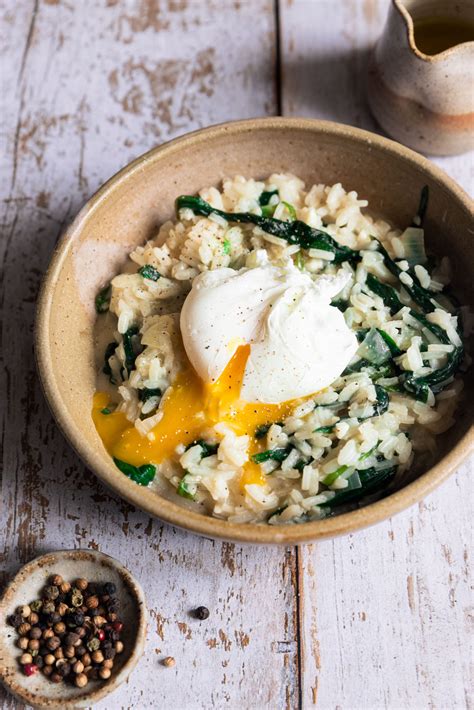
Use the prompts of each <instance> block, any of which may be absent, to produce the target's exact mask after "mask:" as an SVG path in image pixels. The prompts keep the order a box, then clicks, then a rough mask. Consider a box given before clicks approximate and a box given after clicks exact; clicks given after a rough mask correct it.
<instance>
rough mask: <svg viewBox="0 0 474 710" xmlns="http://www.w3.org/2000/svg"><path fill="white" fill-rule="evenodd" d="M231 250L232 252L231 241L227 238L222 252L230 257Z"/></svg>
mask: <svg viewBox="0 0 474 710" xmlns="http://www.w3.org/2000/svg"><path fill="white" fill-rule="evenodd" d="M230 250H231V243H230V239H227V237H226V238H225V239H224V243H223V245H222V251H223V252H224V254H227V255H229V254H230Z"/></svg>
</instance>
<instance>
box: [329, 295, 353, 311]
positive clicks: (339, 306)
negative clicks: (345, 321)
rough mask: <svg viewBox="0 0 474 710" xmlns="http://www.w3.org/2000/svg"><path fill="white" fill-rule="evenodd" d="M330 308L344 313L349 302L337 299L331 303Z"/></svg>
mask: <svg viewBox="0 0 474 710" xmlns="http://www.w3.org/2000/svg"><path fill="white" fill-rule="evenodd" d="M331 306H334V308H337V309H339V310H340V311H341V313H344V311H345V310H346V308H348V306H349V301H345V300H344V299H343V298H338V299H336V300H335V301H331Z"/></svg>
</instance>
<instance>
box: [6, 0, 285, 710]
mask: <svg viewBox="0 0 474 710" xmlns="http://www.w3.org/2000/svg"><path fill="white" fill-rule="evenodd" d="M1 24H2V34H3V37H2V39H3V40H4V42H3V43H2V48H3V57H2V62H3V64H2V66H3V68H4V71H3V76H2V78H3V82H4V84H5V86H4V91H3V92H2V96H3V97H4V102H5V103H4V106H3V111H2V117H3V118H2V123H3V125H2V147H3V149H4V150H3V155H4V159H5V163H6V167H7V170H6V171H5V170H4V171H3V172H2V196H3V197H4V200H3V202H2V225H3V237H2V240H1V248H2V257H3V264H4V274H5V279H4V290H3V292H2V298H3V307H4V309H5V310H4V312H5V313H6V314H7V315H8V317H7V318H5V320H4V321H3V345H4V347H3V357H4V368H2V376H3V377H4V385H3V386H4V389H3V390H2V391H4V392H6V399H5V401H4V415H5V416H4V425H3V430H2V434H3V446H4V451H5V470H4V474H3V478H2V496H3V506H2V513H3V517H2V521H3V527H2V529H1V530H2V531H1V533H0V550H1V552H0V560H1V571H2V575H3V577H4V578H5V577H6V575H8V574H9V573H11V572H13V571H14V570H15V569H16V568H17V567H18V566H19V565H20V564H21V563H22V562H25V561H26V560H28V559H29V558H31V557H33V556H35V555H37V554H39V553H42V552H44V551H45V550H48V549H54V548H61V547H64V548H68V547H85V548H87V547H90V548H97V549H101V550H102V551H104V552H106V553H109V554H111V555H114V556H116V557H118V558H119V559H120V560H121V561H122V562H123V563H124V564H125V565H127V566H128V567H129V568H130V569H131V570H132V572H133V573H134V574H135V575H136V576H137V577H138V578H139V579H140V580H141V581H142V583H143V585H144V587H145V589H146V595H147V598H148V603H149V607H150V615H151V619H150V628H149V634H148V645H147V653H146V656H145V657H144V660H143V662H142V663H141V664H140V666H139V668H137V670H136V671H135V672H134V674H133V678H132V679H131V680H130V682H129V683H128V684H127V685H126V686H125V687H123V688H121V689H120V690H118V691H117V692H116V693H115V694H114V696H113V697H112V698H108V699H106V700H104V701H103V702H102V703H100V704H99V707H103V708H108V709H110V708H119V707H133V708H144V707H161V706H163V704H166V706H167V707H171V708H180V709H181V708H193V709H194V708H205V707H210V706H216V707H219V706H223V705H226V704H227V705H228V704H232V703H235V702H237V700H238V699H239V698H247V700H248V702H254V703H256V704H257V705H259V706H261V707H295V706H296V703H297V700H296V698H297V692H298V688H297V679H298V672H297V670H298V669H297V666H298V652H297V626H296V624H297V616H296V601H295V595H294V587H295V575H296V562H295V553H294V551H292V550H287V551H285V550H283V549H278V548H275V549H273V550H272V549H265V550H263V549H261V550H259V549H255V548H252V547H247V548H245V549H242V548H239V547H236V546H234V545H231V544H226V543H214V542H213V541H210V540H206V539H201V538H197V537H195V536H193V535H188V534H186V533H184V532H182V531H179V530H175V529H173V528H171V527H168V526H164V525H161V524H160V523H159V522H158V521H156V520H150V519H149V518H148V517H147V516H146V515H145V514H143V513H141V512H140V511H137V510H134V509H133V508H132V507H131V506H129V505H127V504H126V503H124V502H123V501H120V500H119V499H117V498H116V497H114V496H113V495H112V494H109V493H108V492H107V491H105V490H104V489H103V488H102V487H101V485H100V484H99V483H98V482H97V480H96V479H95V477H94V476H93V475H92V474H91V473H89V472H88V471H86V470H85V469H84V467H83V466H82V465H81V464H80V463H79V462H78V460H77V457H76V456H75V455H74V453H73V452H72V451H71V450H70V448H69V446H68V445H67V444H66V442H65V441H64V440H63V439H62V437H61V434H60V433H59V431H58V429H57V427H56V425H55V424H54V422H53V421H52V419H51V416H50V415H49V412H48V411H47V408H46V404H45V402H44V399H43V396H42V393H41V392H40V389H39V386H38V381H37V375H36V371H35V365H34V356H33V347H32V327H33V317H34V309H35V301H36V296H37V292H38V286H39V282H40V278H41V275H42V273H43V271H44V269H45V268H46V265H47V263H48V260H49V257H50V254H51V251H52V249H53V246H54V244H55V241H56V239H57V237H58V235H59V233H60V232H61V231H62V229H63V227H64V224H65V223H66V222H67V221H68V220H69V219H70V218H71V217H72V216H73V215H74V213H75V212H76V211H77V210H78V208H79V206H80V204H81V203H82V202H83V201H84V200H85V199H86V198H87V197H88V196H89V195H90V194H91V193H92V192H93V191H94V190H95V189H96V188H97V187H98V186H99V185H100V184H101V183H102V182H103V181H104V180H105V179H107V178H108V177H109V176H110V175H111V174H113V173H114V172H115V171H116V170H117V169H119V168H120V167H121V166H122V165H124V164H126V163H128V162H129V161H130V160H131V159H132V158H134V157H136V156H137V155H139V154H140V153H142V152H144V151H145V150H148V149H149V148H151V147H152V146H153V145H155V144H156V143H159V142H161V141H164V140H167V139H169V138H171V137H173V136H175V135H178V134H180V133H183V132H186V131H188V130H191V129H193V128H198V127H200V126H202V125H207V124H210V123H216V122H220V121H224V120H227V119H230V118H237V117H242V118H244V117H248V116H254V115H264V114H267V113H273V112H274V111H275V110H276V87H275V84H274V41H275V24H274V8H273V4H272V3H271V2H267V1H266V0H265V1H263V2H259V3H258V7H254V6H253V5H251V4H250V3H234V2H229V1H226V2H219V3H217V2H212V1H209V2H207V1H206V2H199V3H195V2H190V3H185V2H182V1H177V0H175V1H174V2H172V1H171V0H170V2H155V1H152V0H149V1H148V2H145V1H139V2H113V1H110V0H109V2H100V3H95V2H92V1H90V2H89V1H88V0H87V1H86V2H80V3H69V2H65V1H64V2H54V1H53V0H49V1H45V0H39V1H38V2H33V1H31V2H23V3H19V4H17V3H15V2H13V1H12V2H7V3H4V4H3V9H2V23H1ZM256 66H258V67H259V71H258V72H254V71H253V68H254V67H256ZM200 604H205V605H206V606H208V607H209V609H210V611H211V615H210V618H209V620H208V621H207V622H198V621H196V620H195V619H193V618H192V617H191V615H190V611H191V610H192V609H193V608H195V607H196V606H198V605H200ZM166 655H172V656H174V657H175V658H176V666H175V667H174V668H172V669H166V668H164V667H162V666H161V665H160V659H161V658H163V657H164V656H166ZM0 697H1V698H2V703H3V706H4V707H6V708H12V707H19V705H17V704H16V703H14V702H13V701H12V700H11V698H6V697H5V696H4V695H2V696H0Z"/></svg>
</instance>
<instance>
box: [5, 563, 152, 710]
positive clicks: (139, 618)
mask: <svg viewBox="0 0 474 710" xmlns="http://www.w3.org/2000/svg"><path fill="white" fill-rule="evenodd" d="M54 574H60V575H61V576H62V577H64V579H65V580H67V581H72V580H74V579H77V578H78V577H84V578H85V579H88V580H90V581H91V582H113V583H114V584H115V585H116V587H117V597H118V599H119V601H120V609H121V612H120V616H121V619H122V620H123V622H124V628H123V632H122V640H123V643H124V651H123V653H121V654H120V655H118V656H116V662H115V664H114V669H113V672H112V676H111V677H110V679H109V680H108V681H105V682H104V681H101V682H100V681H93V682H91V683H89V684H88V685H87V686H86V687H85V688H76V687H75V686H73V685H69V684H65V683H58V684H55V683H52V682H51V681H50V680H48V678H46V677H45V676H43V675H42V674H41V673H37V674H36V675H34V676H30V677H29V678H28V677H27V676H25V675H24V674H23V673H22V671H21V670H20V666H19V665H18V657H19V655H20V654H21V653H22V651H20V649H19V648H17V647H16V645H15V642H16V639H17V638H18V637H17V634H16V631H15V629H14V628H13V627H12V626H9V625H7V624H5V619H6V618H7V616H9V615H10V614H12V613H13V612H14V611H15V610H16V609H17V607H19V606H22V605H23V604H29V603H30V602H31V601H32V600H33V599H37V598H38V594H39V593H40V591H41V589H42V587H43V586H44V585H45V584H46V582H47V579H48V577H51V576H52V575H54ZM0 619H1V620H2V624H1V626H0V680H1V682H2V683H3V685H4V686H5V687H6V688H7V689H8V690H9V691H10V692H11V693H13V695H15V696H16V697H17V698H18V699H19V700H22V701H23V702H24V703H26V704H27V705H32V706H33V707H35V708H41V709H46V708H47V709H48V710H59V709H60V710H72V709H73V708H85V707H90V706H91V705H93V704H94V703H96V702H97V701H98V700H100V699H101V698H104V697H105V696H106V695H108V694H109V693H111V692H112V691H114V690H116V689H117V688H118V686H119V685H120V684H121V683H123V682H124V681H125V680H127V678H128V676H129V675H130V673H131V672H132V670H133V669H134V667H135V665H136V664H137V662H138V660H139V659H140V657H141V655H142V654H143V650H144V647H145V639H146V629H147V610H146V604H145V597H144V594H143V590H142V588H141V586H140V585H139V583H138V582H137V581H136V580H135V579H134V578H133V577H132V575H131V574H130V572H129V571H128V570H127V569H126V568H125V567H123V565H121V564H120V562H117V561H116V560H114V559H113V558H112V557H109V556H108V555H104V554H103V553H102V552H95V551H94V550H59V551H58V552H49V553H47V554H46V555H42V556H41V557H37V558H36V559H34V560H32V561H31V562H28V564H26V565H25V566H24V567H22V568H21V569H20V571H19V572H18V573H17V574H16V575H15V577H13V579H12V580H11V581H10V583H9V584H8V585H7V587H6V589H5V591H4V593H3V595H2V598H1V599H0Z"/></svg>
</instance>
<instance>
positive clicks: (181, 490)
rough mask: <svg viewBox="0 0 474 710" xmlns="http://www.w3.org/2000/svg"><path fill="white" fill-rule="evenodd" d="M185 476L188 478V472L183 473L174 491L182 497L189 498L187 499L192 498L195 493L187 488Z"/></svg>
mask: <svg viewBox="0 0 474 710" xmlns="http://www.w3.org/2000/svg"><path fill="white" fill-rule="evenodd" d="M187 478H188V474H185V475H184V476H183V478H182V479H181V480H180V482H179V484H178V488H177V489H176V492H177V494H178V495H179V496H181V497H182V498H189V500H194V499H195V495H196V494H195V493H193V492H192V491H191V490H190V489H189V488H188V481H187V480H186V479H187Z"/></svg>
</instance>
